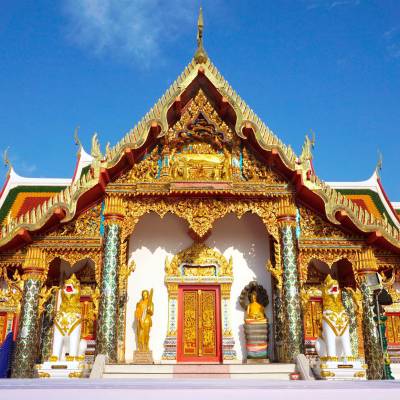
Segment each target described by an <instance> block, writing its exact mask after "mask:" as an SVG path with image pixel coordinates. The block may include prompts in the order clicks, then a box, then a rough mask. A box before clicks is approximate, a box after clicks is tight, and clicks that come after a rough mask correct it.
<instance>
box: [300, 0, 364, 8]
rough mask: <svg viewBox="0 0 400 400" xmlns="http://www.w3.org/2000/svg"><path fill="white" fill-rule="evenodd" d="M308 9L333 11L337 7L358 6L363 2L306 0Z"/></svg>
mask: <svg viewBox="0 0 400 400" xmlns="http://www.w3.org/2000/svg"><path fill="white" fill-rule="evenodd" d="M305 1H306V7H307V9H308V10H313V9H314V8H325V9H327V10H332V9H333V8H336V7H344V6H358V5H359V4H360V3H361V0H305Z"/></svg>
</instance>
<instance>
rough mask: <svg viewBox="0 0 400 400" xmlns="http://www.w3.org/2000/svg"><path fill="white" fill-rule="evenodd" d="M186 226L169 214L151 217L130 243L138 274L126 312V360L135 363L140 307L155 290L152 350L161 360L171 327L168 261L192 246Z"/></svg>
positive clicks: (138, 227) (139, 226) (141, 222)
mask: <svg viewBox="0 0 400 400" xmlns="http://www.w3.org/2000/svg"><path fill="white" fill-rule="evenodd" d="M187 231H188V226H187V224H186V222H185V221H184V220H182V219H180V218H178V217H176V216H174V215H171V214H167V215H166V216H165V217H164V218H163V219H161V218H160V217H159V216H158V215H157V214H155V213H150V214H146V215H145V216H144V217H142V218H141V219H140V220H139V222H138V224H137V225H136V227H135V230H134V232H133V234H132V236H131V238H130V242H129V254H130V257H129V260H131V259H133V260H134V261H135V263H136V270H135V272H133V273H132V274H131V275H130V277H129V279H128V303H127V309H126V336H125V358H126V361H131V360H132V358H133V351H134V350H135V349H136V334H135V332H134V327H133V324H134V320H135V316H134V313H135V308H136V303H137V302H138V301H139V300H140V298H141V292H142V290H144V289H151V288H153V289H154V295H153V303H154V316H153V327H152V330H151V333H150V344H149V347H150V349H151V350H152V351H153V358H154V360H155V361H159V360H160V359H161V356H162V353H163V350H164V339H165V335H166V333H167V324H168V291H167V287H166V286H165V283H164V276H165V274H164V266H165V258H166V257H167V256H168V257H169V259H170V260H171V259H172V257H173V256H174V255H175V254H176V253H178V252H179V251H181V250H183V249H186V248H187V247H189V246H190V245H191V244H192V240H191V239H190V237H189V236H188V235H187Z"/></svg>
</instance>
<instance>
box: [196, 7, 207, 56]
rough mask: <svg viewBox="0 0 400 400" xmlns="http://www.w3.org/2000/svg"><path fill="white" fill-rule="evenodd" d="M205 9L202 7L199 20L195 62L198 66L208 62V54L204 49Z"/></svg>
mask: <svg viewBox="0 0 400 400" xmlns="http://www.w3.org/2000/svg"><path fill="white" fill-rule="evenodd" d="M203 28H204V20H203V9H202V8H201V7H200V11H199V18H198V20H197V50H196V53H195V55H194V60H195V61H196V63H197V64H203V63H205V62H206V61H207V53H206V52H205V50H204V47H203Z"/></svg>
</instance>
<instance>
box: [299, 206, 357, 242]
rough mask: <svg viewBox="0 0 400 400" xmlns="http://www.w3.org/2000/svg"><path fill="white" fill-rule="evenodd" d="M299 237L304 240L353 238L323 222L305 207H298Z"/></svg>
mask: <svg viewBox="0 0 400 400" xmlns="http://www.w3.org/2000/svg"><path fill="white" fill-rule="evenodd" d="M299 211H300V229H301V236H302V237H304V238H332V239H333V238H334V239H352V238H354V236H351V235H349V234H347V233H346V232H343V231H342V230H341V229H339V228H336V227H335V226H333V225H332V224H330V223H328V222H326V221H324V220H323V219H322V218H321V217H320V216H319V215H317V214H315V213H314V212H313V211H311V210H309V209H308V208H305V207H302V206H301V207H299Z"/></svg>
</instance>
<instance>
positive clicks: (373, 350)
mask: <svg viewBox="0 0 400 400" xmlns="http://www.w3.org/2000/svg"><path fill="white" fill-rule="evenodd" d="M365 278H366V277H365V276H362V277H361V283H360V290H361V293H362V305H363V338H364V351H365V361H366V363H367V364H368V369H367V376H368V379H382V378H383V368H384V365H383V363H384V360H383V353H382V348H381V343H380V338H379V332H378V324H377V319H376V318H375V313H374V296H373V293H372V291H371V289H370V288H369V286H368V285H367V282H366V279H365Z"/></svg>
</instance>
